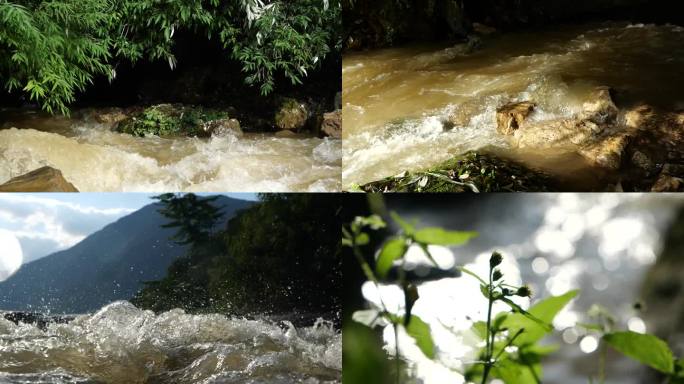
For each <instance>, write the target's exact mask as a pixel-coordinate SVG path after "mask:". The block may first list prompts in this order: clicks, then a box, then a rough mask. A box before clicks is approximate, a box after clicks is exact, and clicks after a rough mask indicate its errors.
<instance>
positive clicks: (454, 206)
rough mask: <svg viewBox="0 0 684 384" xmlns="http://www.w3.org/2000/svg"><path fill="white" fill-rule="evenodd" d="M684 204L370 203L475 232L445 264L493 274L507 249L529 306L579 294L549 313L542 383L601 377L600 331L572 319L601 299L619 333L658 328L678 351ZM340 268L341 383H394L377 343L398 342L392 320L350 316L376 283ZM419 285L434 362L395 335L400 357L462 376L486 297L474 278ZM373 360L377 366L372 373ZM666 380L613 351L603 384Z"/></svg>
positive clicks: (390, 345) (531, 198)
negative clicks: (376, 324) (367, 324)
mask: <svg viewBox="0 0 684 384" xmlns="http://www.w3.org/2000/svg"><path fill="white" fill-rule="evenodd" d="M348 198H349V207H353V209H354V210H355V211H356V212H358V214H359V215H365V214H368V213H369V212H370V211H371V210H370V209H369V206H368V200H367V196H363V195H351V196H348ZM683 203H684V196H682V197H680V196H678V195H657V196H655V195H648V194H644V195H639V194H522V195H513V194H490V195H484V196H465V195H459V196H455V195H399V194H394V195H385V196H384V197H382V198H380V197H378V196H376V197H375V203H374V204H375V208H374V210H375V211H378V210H379V211H383V210H384V212H389V211H396V212H397V213H399V214H400V215H402V216H403V217H404V218H408V219H417V220H419V222H420V225H421V226H441V227H445V228H448V229H452V230H467V231H469V230H474V231H478V232H479V237H477V238H475V239H474V240H471V241H470V242H469V243H468V244H466V245H464V246H460V247H454V248H450V249H438V250H436V252H437V253H439V255H440V258H441V259H442V260H444V259H445V258H446V259H447V260H448V259H450V260H453V263H454V264H455V265H465V266H467V267H469V268H471V269H472V270H475V271H478V272H480V273H483V274H484V275H486V270H487V263H488V260H489V256H490V254H491V252H492V251H493V250H498V251H500V252H501V253H502V254H503V255H504V259H505V262H504V266H503V271H504V275H505V276H506V277H507V281H509V282H511V283H528V284H529V285H530V286H531V288H532V290H533V292H534V296H533V297H532V299H531V303H530V302H525V301H523V302H521V304H523V305H529V304H534V303H535V301H536V300H538V299H539V298H545V297H548V296H551V295H560V294H563V293H565V292H567V291H568V290H571V289H579V290H580V295H579V297H578V298H577V299H575V300H574V301H572V302H571V303H570V304H569V305H568V306H567V307H566V308H565V309H564V310H563V311H562V312H561V313H560V314H559V315H558V316H557V318H556V320H555V321H554V326H555V328H556V331H555V332H554V333H553V335H551V336H549V337H548V338H547V339H545V340H544V344H557V345H558V346H559V347H560V348H559V350H558V351H557V352H556V353H554V354H552V355H551V356H550V357H549V358H548V359H546V360H545V361H544V363H543V367H544V380H543V382H544V383H548V384H580V383H581V384H586V383H588V382H589V378H590V377H594V378H596V377H597V375H598V360H599V358H598V349H599V343H598V341H599V336H598V335H597V334H594V333H592V332H589V331H587V330H586V329H584V328H582V327H579V326H577V323H582V322H586V323H589V322H591V321H592V319H590V317H589V315H588V312H589V310H590V308H591V307H592V306H594V305H595V304H598V305H601V306H603V307H605V309H607V310H608V311H609V312H610V313H612V314H613V315H614V317H615V319H616V328H617V329H623V330H627V329H629V330H632V331H635V332H648V333H653V334H656V335H657V336H659V337H661V338H662V339H664V340H666V341H667V342H668V344H669V345H670V347H671V348H672V349H673V351H674V352H675V355H677V356H679V357H680V358H681V357H682V355H683V352H684V289H683V287H682V285H683V284H684V255H682V252H684V209H683V208H684V206H683ZM383 205H384V206H383ZM348 212H349V211H348ZM394 230H395V228H392V227H390V228H388V229H387V230H385V231H384V232H379V233H376V236H375V237H374V238H373V241H372V242H371V244H369V245H368V246H367V247H366V249H365V252H366V254H367V255H372V254H373V252H374V251H375V250H376V249H377V248H378V247H379V246H380V245H381V244H382V241H383V237H384V236H388V235H389V234H391V233H392V232H393V231H394ZM446 263H447V264H448V261H447V262H446ZM344 276H345V287H344V309H345V313H344V319H345V321H344V325H345V332H344V335H345V341H344V343H345V355H344V358H345V361H344V370H345V380H344V382H345V383H355V382H359V381H357V380H358V378H357V377H361V376H363V375H365V377H366V380H371V381H366V382H378V383H380V382H383V381H387V380H388V377H386V376H387V375H388V372H390V371H391V370H388V369H386V367H383V366H382V365H383V364H388V363H387V362H386V361H384V360H383V359H382V357H383V355H384V352H383V350H382V349H380V348H381V347H384V348H385V350H389V351H393V350H394V340H393V339H394V336H393V333H392V331H391V327H388V328H387V329H385V330H384V332H383V330H382V329H376V330H375V331H373V332H371V331H369V330H368V329H366V328H363V327H359V326H357V325H356V324H354V323H353V321H351V315H352V313H353V312H354V311H355V310H358V309H364V308H367V307H368V301H367V299H371V300H372V299H373V296H375V295H377V291H376V290H375V289H374V287H372V286H370V285H369V284H366V285H365V286H363V283H364V281H365V279H364V277H363V275H362V274H361V271H360V268H359V266H358V263H357V262H356V260H355V259H354V258H353V257H352V256H351V255H349V254H347V255H345V260H344ZM362 286H363V288H362ZM418 290H419V293H420V299H419V301H418V302H417V303H416V306H415V308H414V313H415V314H418V315H420V316H421V317H422V318H423V319H425V320H426V321H428V322H429V323H430V326H431V328H432V332H433V336H434V338H435V340H436V344H437V348H438V357H437V359H436V361H430V360H428V359H426V358H424V356H422V355H420V353H416V351H414V350H413V349H415V348H413V349H412V348H411V347H412V346H411V345H408V344H410V342H407V343H406V344H407V345H406V346H405V345H404V344H402V339H401V338H400V340H399V344H400V347H401V348H402V355H404V357H405V359H406V360H407V365H408V367H410V369H411V370H412V372H413V373H414V374H415V375H417V376H418V377H419V379H420V380H421V381H423V382H425V383H440V382H447V380H448V382H451V383H458V382H464V381H463V379H462V377H461V375H460V374H459V373H458V372H459V371H462V370H463V368H464V367H466V366H467V365H468V363H469V362H472V360H473V359H474V356H473V351H474V346H473V345H471V344H472V342H471V344H469V340H467V336H464V335H465V334H464V333H463V331H465V330H466V329H467V328H468V327H469V326H470V325H471V324H472V321H473V319H474V320H483V319H484V318H485V316H486V313H485V311H486V299H484V297H482V295H481V294H480V293H479V287H478V285H477V283H476V282H475V281H474V280H472V279H470V278H468V277H458V278H450V279H442V280H439V281H433V282H426V283H423V284H421V285H419V287H418ZM380 292H381V294H382V295H383V298H384V299H385V300H387V301H388V302H390V303H392V300H395V301H398V302H401V300H403V299H401V298H400V297H399V298H398V297H396V296H397V295H400V294H401V293H400V291H398V289H393V287H392V286H385V287H382V289H381V290H380ZM364 295H365V297H364ZM393 295H394V297H393ZM390 305H392V304H390ZM502 309H503V308H502ZM359 356H363V357H359ZM371 363H372V364H376V366H377V365H379V367H380V368H378V369H372V368H371V367H372V364H371ZM357 368H358V369H357ZM364 369H365V370H366V371H363V370H364ZM661 381H662V380H661V379H660V378H659V377H658V376H657V375H656V374H655V373H654V372H651V371H649V370H648V369H646V368H643V366H641V365H639V364H637V363H635V362H633V361H631V360H629V359H626V358H624V357H622V356H621V355H619V354H617V353H615V352H613V351H609V352H608V355H607V360H606V383H609V384H613V383H614V384H617V383H622V384H636V383H659V382H661Z"/></svg>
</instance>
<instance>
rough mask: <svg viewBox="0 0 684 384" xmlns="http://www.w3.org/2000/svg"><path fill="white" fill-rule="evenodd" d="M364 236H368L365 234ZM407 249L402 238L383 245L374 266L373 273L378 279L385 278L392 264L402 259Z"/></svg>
mask: <svg viewBox="0 0 684 384" xmlns="http://www.w3.org/2000/svg"><path fill="white" fill-rule="evenodd" d="M366 236H368V235H367V234H366ZM356 243H357V244H358V243H359V242H358V241H357V242H356ZM407 248H408V247H407V246H406V239H405V238H403V237H397V238H393V239H390V240H389V241H387V242H386V243H385V245H384V246H383V247H382V250H380V254H379V255H378V260H377V262H376V265H375V272H376V273H377V274H378V276H379V277H380V278H383V279H384V278H385V277H387V273H389V271H390V269H391V268H392V264H394V262H395V261H396V260H397V259H400V258H402V257H404V254H405V253H406V249H407Z"/></svg>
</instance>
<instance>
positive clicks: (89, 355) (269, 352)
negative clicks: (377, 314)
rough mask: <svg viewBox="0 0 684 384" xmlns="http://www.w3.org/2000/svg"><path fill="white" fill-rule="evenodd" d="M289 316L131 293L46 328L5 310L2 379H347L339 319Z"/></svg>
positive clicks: (0, 331)
mask: <svg viewBox="0 0 684 384" xmlns="http://www.w3.org/2000/svg"><path fill="white" fill-rule="evenodd" d="M284 324H285V325H284V326H283V327H280V326H278V325H276V324H273V323H271V322H268V321H261V320H245V319H231V318H227V317H225V316H223V315H219V314H209V315H189V314H186V313H184V312H183V311H182V310H179V309H176V310H172V311H169V312H165V313H162V314H159V315H155V314H154V313H152V312H151V311H143V310H140V309H137V308H136V307H135V306H133V305H132V304H130V303H128V302H125V301H120V302H115V303H112V304H110V305H107V306H105V307H104V308H102V309H101V310H100V311H98V312H97V313H95V314H92V315H82V316H78V317H76V319H74V320H73V321H71V322H70V323H68V324H49V325H48V327H47V330H45V331H43V330H41V329H39V328H38V327H36V326H34V325H30V324H23V323H20V325H15V324H14V323H12V322H10V321H7V320H5V319H4V318H2V317H0V382H3V383H55V384H61V383H127V384H135V383H160V384H161V383H173V384H184V383H188V384H189V383H193V384H195V383H204V384H209V383H253V384H256V383H283V384H286V383H310V384H315V383H339V382H341V370H342V337H341V334H340V332H339V331H336V330H335V329H334V328H333V326H332V323H329V322H326V321H323V320H320V319H319V320H318V321H317V322H316V323H315V324H314V325H313V326H311V327H303V328H295V327H294V326H293V325H292V324H290V323H288V322H284Z"/></svg>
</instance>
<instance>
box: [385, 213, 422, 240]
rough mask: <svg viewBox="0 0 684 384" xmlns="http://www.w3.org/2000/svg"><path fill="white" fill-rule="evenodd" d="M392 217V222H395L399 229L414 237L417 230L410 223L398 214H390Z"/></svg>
mask: <svg viewBox="0 0 684 384" xmlns="http://www.w3.org/2000/svg"><path fill="white" fill-rule="evenodd" d="M390 216H391V217H392V220H394V222H395V223H397V225H399V227H401V229H402V230H403V231H404V233H405V234H406V235H409V236H410V235H412V234H413V232H415V231H416V228H415V227H414V226H413V225H412V224H411V223H409V222H408V221H406V220H404V219H403V218H402V217H401V216H399V215H398V214H397V213H396V212H390Z"/></svg>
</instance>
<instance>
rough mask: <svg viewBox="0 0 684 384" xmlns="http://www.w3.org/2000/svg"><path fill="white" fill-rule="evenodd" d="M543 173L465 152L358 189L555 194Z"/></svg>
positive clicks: (549, 179)
mask: <svg viewBox="0 0 684 384" xmlns="http://www.w3.org/2000/svg"><path fill="white" fill-rule="evenodd" d="M554 185H555V182H554V181H553V180H552V179H551V177H550V176H548V175H546V174H544V173H543V172H540V171H537V170H533V169H529V168H527V167H525V166H523V165H521V164H519V163H516V162H512V161H509V160H506V159H503V158H500V157H497V156H494V155H490V154H480V153H477V152H468V153H466V154H463V155H460V156H457V157H455V158H453V159H451V160H448V161H446V162H444V163H442V164H440V165H439V166H437V167H435V168H432V169H430V170H427V171H422V172H404V173H402V174H400V175H397V176H392V177H388V178H386V179H383V180H380V181H376V182H372V183H368V184H366V185H363V186H360V187H359V188H360V189H361V190H362V191H363V192H369V193H385V192H475V193H479V192H543V191H553V190H555V189H556V188H555V186H554Z"/></svg>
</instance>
